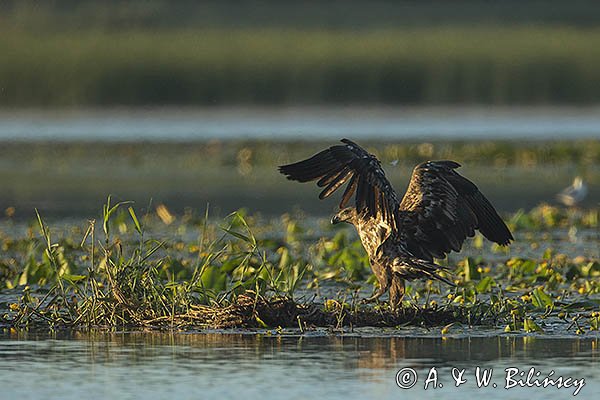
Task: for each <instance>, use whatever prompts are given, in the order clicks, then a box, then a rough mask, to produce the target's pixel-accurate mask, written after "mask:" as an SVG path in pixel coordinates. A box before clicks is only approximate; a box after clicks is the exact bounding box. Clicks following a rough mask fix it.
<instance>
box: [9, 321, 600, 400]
mask: <svg viewBox="0 0 600 400" xmlns="http://www.w3.org/2000/svg"><path fill="white" fill-rule="evenodd" d="M598 342H599V339H598V338H589V339H586V338H562V339H561V338H541V337H522V336H521V337H515V336H500V337H498V336H496V337H463V338H439V337H437V338H433V337H381V336H380V337H368V336H366V337H365V336H360V337H358V336H357V337H352V336H350V337H347V336H331V335H327V334H326V333H317V334H315V335H314V336H303V337H301V336H269V335H248V334H230V333H226V334H222V333H214V334H187V333H175V334H166V333H96V334H82V333H69V334H63V335H56V336H54V337H48V336H47V335H39V334H35V333H4V334H3V335H1V336H0V385H2V387H3V388H8V389H6V390H8V392H6V395H7V396H8V397H7V398H27V397H31V398H43V397H45V398H53V397H55V396H59V397H60V398H79V397H81V396H82V395H83V394H85V395H86V397H88V398H105V397H107V396H118V397H119V398H140V397H144V398H165V396H166V395H167V394H168V395H172V396H177V397H181V398H200V397H205V396H208V397H211V398H212V397H216V396H226V397H230V396H232V395H233V394H236V393H237V394H239V393H240V391H242V390H243V391H244V393H246V396H245V397H247V398H249V399H254V398H265V397H269V398H274V397H287V398H295V397H304V398H306V397H313V396H320V397H323V396H324V397H329V398H355V397H364V396H369V397H371V396H373V395H374V394H375V393H376V394H378V395H379V396H381V397H390V398H391V397H394V398H395V397H399V396H402V395H405V393H406V392H403V391H401V390H400V389H399V388H398V387H396V385H395V381H394V377H395V373H396V371H398V369H400V368H404V367H412V368H415V370H416V371H418V372H419V374H420V375H421V376H424V374H425V373H426V371H427V370H428V369H429V368H430V367H432V366H435V367H436V368H438V369H439V371H440V376H441V377H443V379H444V380H445V382H446V383H448V385H447V386H448V388H447V389H444V397H445V398H457V397H459V396H461V397H462V396H464V395H467V394H468V393H469V392H470V391H473V390H476V389H477V388H476V387H470V386H469V387H460V388H458V389H455V388H453V387H451V385H450V383H451V382H448V381H449V380H450V381H451V379H450V369H451V367H459V368H467V369H473V368H474V367H475V366H476V365H479V366H482V367H488V368H495V369H497V370H498V371H500V372H501V371H502V369H503V368H505V367H506V366H517V367H522V368H529V367H530V366H537V368H540V369H542V370H544V371H545V372H546V373H547V372H548V371H549V370H550V369H555V370H557V373H565V374H572V375H573V376H581V377H585V378H586V381H587V382H586V387H585V389H584V391H583V393H584V394H587V395H589V394H591V393H594V390H595V391H596V392H597V391H598V390H600V372H599V371H598V366H599V365H600V363H599V359H600V355H599V352H598V344H599V343H598ZM498 379H500V378H498ZM498 382H500V380H498ZM411 390H412V392H411V394H412V395H419V396H425V397H429V396H434V394H435V393H434V392H432V391H423V390H422V387H421V388H418V387H415V388H413V389H411ZM438 390H440V389H438ZM489 390H490V394H491V396H492V397H494V396H501V394H502V393H504V391H503V390H502V391H499V390H498V391H496V392H494V393H491V389H489ZM524 390H530V391H532V390H534V389H516V392H515V394H518V393H522V394H523V393H527V395H528V396H529V395H530V392H522V391H524ZM565 390H566V389H565ZM565 390H563V391H561V390H557V389H553V390H552V391H551V390H550V389H544V390H541V389H536V390H534V392H535V393H533V392H531V394H534V395H543V396H544V397H545V398H553V396H561V397H562V398H564V397H565V396H567V395H570V392H569V393H567V392H566V391H565ZM9 394H10V396H9ZM299 394H302V396H298V395H299ZM556 398H558V397H556Z"/></svg>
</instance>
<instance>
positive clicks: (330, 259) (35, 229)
mask: <svg viewBox="0 0 600 400" xmlns="http://www.w3.org/2000/svg"><path fill="white" fill-rule="evenodd" d="M507 220H508V221H510V223H511V224H512V225H513V228H514V229H515V232H516V234H517V243H518V242H519V241H525V242H527V243H529V244H530V245H532V248H535V249H537V250H536V254H537V256H535V257H529V256H527V257H526V256H523V255H522V254H521V255H520V256H516V255H512V254H510V252H507V251H506V250H504V249H500V248H498V247H495V246H490V247H489V248H486V249H483V248H482V246H484V244H483V242H482V241H481V240H480V238H478V237H476V238H475V240H473V241H472V244H471V246H472V248H471V250H467V252H469V253H471V254H474V256H473V257H467V258H463V259H457V260H454V259H453V258H452V257H450V258H449V259H446V260H440V262H441V263H444V264H445V265H448V266H449V267H450V269H451V271H453V277H454V280H455V283H456V285H457V286H456V287H455V288H451V287H449V286H445V285H441V284H439V283H436V282H432V281H427V282H411V285H409V286H407V290H406V293H407V295H406V296H405V299H404V301H403V304H402V307H401V309H400V310H398V311H392V310H390V309H389V308H388V306H387V305H386V304H385V303H380V304H376V305H366V304H363V302H362V299H364V298H365V297H367V296H368V295H369V294H370V293H371V291H372V290H373V283H374V282H375V280H374V279H373V277H372V276H371V271H370V269H369V266H368V259H367V257H366V254H365V253H364V250H363V249H362V247H361V246H360V243H359V242H358V241H357V238H356V235H355V234H354V232H353V231H351V230H349V229H344V228H342V229H340V228H337V227H332V226H330V225H329V224H327V223H326V222H325V221H321V220H312V221H311V220H305V219H303V218H302V217H300V216H292V215H284V216H282V217H281V218H279V219H276V220H272V221H267V220H264V219H261V218H260V217H259V216H252V215H247V213H245V212H244V211H243V210H241V211H238V212H235V213H232V214H231V215H229V216H228V217H226V218H225V219H223V220H213V219H211V218H209V213H208V209H207V211H206V212H205V213H204V214H203V215H200V216H199V215H194V214H193V213H188V214H185V215H183V216H179V215H175V214H173V213H172V212H171V211H170V210H169V209H168V208H167V207H166V206H165V205H159V206H157V207H155V208H154V209H152V212H147V213H146V214H145V215H138V213H137V212H136V209H135V208H134V206H133V204H131V203H128V202H121V203H116V204H115V203H113V201H112V200H111V198H110V197H109V198H108V200H107V202H106V204H105V205H104V207H103V210H102V217H101V218H100V219H99V220H90V221H88V222H87V224H85V225H83V226H66V227H65V226H63V227H62V228H61V229H58V230H55V229H52V228H50V227H49V226H48V225H47V223H46V222H45V221H44V219H43V217H42V216H41V215H39V214H37V220H36V221H35V224H34V225H31V226H30V228H29V229H28V232H27V235H26V237H13V236H11V235H8V234H6V233H4V232H0V246H1V249H2V253H1V255H0V286H1V287H3V288H4V289H3V290H2V291H1V292H0V325H3V326H10V327H18V328H43V329H61V328H76V329H89V328H101V329H109V330H114V329H207V328H263V329H277V328H298V329H300V330H301V331H307V330H310V329H314V328H316V327H330V328H332V329H342V328H347V327H359V326H375V327H399V326H405V325H416V326H425V327H429V328H434V329H440V330H441V332H442V333H448V332H452V331H453V330H454V329H456V327H461V326H462V327H468V326H476V325H479V326H487V327H492V328H494V329H499V330H503V331H505V332H520V333H536V332H537V333H544V332H546V333H553V332H557V331H558V332H570V333H573V334H586V333H587V332H590V331H598V329H599V325H600V312H599V310H600V262H599V260H598V254H597V250H595V251H592V253H591V254H588V255H584V254H581V255H577V256H575V257H572V256H568V255H566V254H564V253H561V252H558V251H556V250H553V248H551V247H550V246H547V245H546V243H545V242H546V241H545V240H544V239H543V237H542V239H541V240H538V239H536V238H535V237H536V236H535V232H537V231H540V230H541V231H542V232H543V233H544V234H546V232H552V230H551V229H554V228H560V229H562V228H565V227H571V228H574V229H576V228H579V229H581V230H582V231H585V230H586V229H587V230H590V229H591V232H592V233H593V232H596V235H597V228H598V226H599V225H598V210H586V211H582V210H579V211H577V210H566V211H565V210H561V209H556V208H553V207H551V206H548V205H542V206H539V207H537V208H535V209H533V210H531V211H530V212H524V211H519V212H517V213H516V214H514V215H513V216H512V217H509V218H508V219H507ZM549 229H550V230H549ZM542 236H543V235H542ZM597 240H598V238H597V236H596V237H594V238H592V241H596V242H597ZM533 244H535V246H533ZM485 245H486V246H487V243H486V244H485Z"/></svg>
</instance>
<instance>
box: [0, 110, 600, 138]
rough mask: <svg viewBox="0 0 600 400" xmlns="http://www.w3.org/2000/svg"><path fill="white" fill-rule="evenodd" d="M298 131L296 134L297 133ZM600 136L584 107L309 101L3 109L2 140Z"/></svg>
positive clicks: (599, 119)
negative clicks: (307, 103)
mask: <svg viewBox="0 0 600 400" xmlns="http://www.w3.org/2000/svg"><path fill="white" fill-rule="evenodd" d="M299 135H300V136H299ZM344 136H348V137H353V138H355V139H364V138H384V139H450V138H452V139H457V138H465V139H477V138H479V139H481V138H485V139H568V138H600V112H599V109H598V108H596V107H582V108H569V107H565V108H478V107H465V108H441V107H440V108H414V107H379V108H369V107H366V108H365V107H345V108H335V107H306V108H299V107H294V108H275V109H269V108H250V109H247V108H212V109H211V108H208V109H191V110H177V109H156V110H139V109H136V110H119V109H116V110H87V111H86V110H83V111H81V110H80V111H4V112H2V113H0V140H7V139H23V140H32V139H61V140H132V139H144V140H203V139H211V138H219V139H235V138H262V139H298V138H299V137H301V138H305V139H315V138H319V139H326V138H327V139H339V138H340V137H344Z"/></svg>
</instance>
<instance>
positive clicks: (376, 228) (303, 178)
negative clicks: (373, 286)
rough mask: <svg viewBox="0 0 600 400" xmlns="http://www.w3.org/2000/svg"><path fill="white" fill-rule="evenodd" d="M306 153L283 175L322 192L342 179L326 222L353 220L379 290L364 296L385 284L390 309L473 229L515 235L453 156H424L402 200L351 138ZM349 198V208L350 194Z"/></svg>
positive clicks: (434, 272)
mask: <svg viewBox="0 0 600 400" xmlns="http://www.w3.org/2000/svg"><path fill="white" fill-rule="evenodd" d="M342 142H343V143H344V144H342V145H336V146H332V147H330V148H328V149H326V150H323V151H321V152H320V153H318V154H315V155H314V156H312V157H311V158H309V159H306V160H304V161H299V162H297V163H294V164H289V165H283V166H280V167H279V171H280V172H281V173H282V174H284V175H285V176H286V177H287V178H288V179H291V180H295V181H298V182H309V181H314V180H317V179H318V182H317V185H318V186H320V187H323V188H324V189H323V191H322V192H321V194H320V195H319V198H320V199H324V198H326V197H329V196H330V195H331V194H332V193H333V192H335V191H336V190H337V189H339V188H340V187H341V186H342V185H344V184H346V183H347V186H346V189H345V191H344V194H343V195H342V200H341V202H340V211H339V212H338V213H337V214H336V215H335V216H334V217H333V218H332V220H331V222H332V223H334V224H335V223H338V222H347V223H350V224H352V225H354V226H355V227H356V230H357V231H358V235H359V236H360V240H361V242H362V244H363V246H364V248H365V249H366V251H367V253H368V255H369V260H370V263H371V269H372V270H373V272H374V274H375V276H376V277H377V280H378V281H379V289H378V290H377V291H376V292H375V293H374V294H373V296H371V297H370V298H369V299H367V300H370V301H372V300H376V299H378V298H379V297H380V296H381V295H383V294H384V293H385V292H387V291H388V289H389V291H390V305H391V306H392V308H396V307H397V306H398V305H399V304H400V301H401V300H402V297H403V296H404V281H405V280H411V279H418V278H433V279H438V280H440V281H443V282H446V283H448V284H452V282H450V281H449V280H448V279H446V278H444V277H443V276H440V274H439V271H440V270H442V269H443V267H441V266H439V265H437V264H435V263H434V261H433V260H434V258H444V257H446V255H447V254H448V253H450V252H451V251H460V249H461V247H462V244H463V243H464V241H465V239H466V238H467V237H472V236H473V235H474V234H475V230H479V231H480V232H481V233H482V234H483V236H485V237H486V238H487V239H489V240H491V241H493V242H496V243H498V244H500V245H503V246H505V245H508V244H509V243H510V241H511V240H513V236H512V234H511V233H510V231H509V229H508V227H507V226H506V224H505V223H504V222H503V221H502V219H501V218H500V216H498V213H497V212H496V210H495V209H494V207H493V206H492V205H491V204H490V202H489V201H488V200H487V199H486V198H485V196H484V195H483V194H482V193H481V192H480V191H479V189H477V186H475V185H474V184H473V183H472V182H471V181H469V180H468V179H466V178H464V177H463V176H461V175H459V174H458V173H457V172H456V171H455V169H456V168H458V167H460V164H458V163H457V162H454V161H426V162H423V163H421V164H419V165H417V166H416V167H415V169H414V170H413V174H412V177H411V179H410V183H409V185H408V190H407V191H406V193H405V194H404V197H403V198H402V199H401V200H400V198H399V197H398V195H397V194H396V192H395V191H394V189H393V188H392V185H391V184H390V182H389V181H388V180H387V178H386V177H385V173H384V171H383V169H382V167H381V163H380V162H379V160H378V159H377V158H376V157H375V156H374V155H372V154H369V153H368V152H367V151H365V150H364V149H363V148H362V147H360V146H359V145H357V144H356V143H354V142H352V141H350V140H348V139H343V140H342ZM353 195H354V204H353V205H352V206H349V207H348V204H349V203H350V200H351V199H352V196H353Z"/></svg>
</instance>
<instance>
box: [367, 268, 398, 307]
mask: <svg viewBox="0 0 600 400" xmlns="http://www.w3.org/2000/svg"><path fill="white" fill-rule="evenodd" d="M371 269H372V270H373V272H374V273H375V277H377V281H378V282H379V288H378V289H377V290H376V291H375V293H373V295H372V296H371V297H367V298H366V299H364V300H363V303H372V302H374V301H376V300H377V299H379V298H380V297H381V296H383V295H384V294H385V292H387V291H388V289H389V287H390V283H391V281H392V277H391V275H390V273H389V269H388V268H385V266H383V265H380V264H378V263H373V262H371Z"/></svg>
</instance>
